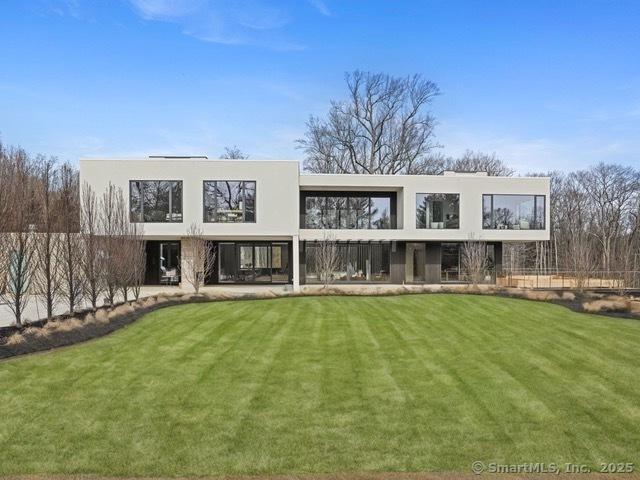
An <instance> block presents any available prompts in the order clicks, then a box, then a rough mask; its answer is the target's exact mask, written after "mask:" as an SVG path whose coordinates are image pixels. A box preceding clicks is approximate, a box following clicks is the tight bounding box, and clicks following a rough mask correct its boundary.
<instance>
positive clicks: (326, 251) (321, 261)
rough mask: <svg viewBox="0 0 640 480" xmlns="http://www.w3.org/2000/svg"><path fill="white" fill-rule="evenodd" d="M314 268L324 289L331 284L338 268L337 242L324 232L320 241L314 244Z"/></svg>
mask: <svg viewBox="0 0 640 480" xmlns="http://www.w3.org/2000/svg"><path fill="white" fill-rule="evenodd" d="M315 249H316V268H317V271H318V276H319V277H320V281H322V283H323V285H324V288H327V287H328V286H329V284H331V283H333V280H334V275H335V273H336V271H337V270H338V268H339V266H340V256H339V253H338V242H336V240H335V236H334V235H333V234H332V233H327V232H325V233H324V234H323V238H322V241H320V242H318V243H317V244H315Z"/></svg>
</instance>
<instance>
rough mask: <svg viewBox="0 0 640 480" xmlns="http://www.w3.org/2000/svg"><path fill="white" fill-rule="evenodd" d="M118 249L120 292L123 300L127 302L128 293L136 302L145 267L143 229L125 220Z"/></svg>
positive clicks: (145, 256)
mask: <svg viewBox="0 0 640 480" xmlns="http://www.w3.org/2000/svg"><path fill="white" fill-rule="evenodd" d="M119 240H120V242H119V243H120V247H119V248H118V251H119V255H118V257H117V260H116V261H117V262H118V265H119V266H118V272H119V273H118V277H119V279H120V280H119V281H120V290H121V292H122V295H123V297H124V300H125V301H126V300H128V298H129V291H131V292H132V293H133V296H134V298H135V299H136V300H137V299H138V298H139V297H140V291H141V289H142V285H143V283H144V274H145V266H146V262H147V255H146V248H145V241H144V229H143V228H142V226H141V225H138V224H137V223H129V222H128V221H127V219H126V218H125V219H124V221H123V227H122V233H121V236H120V239H119Z"/></svg>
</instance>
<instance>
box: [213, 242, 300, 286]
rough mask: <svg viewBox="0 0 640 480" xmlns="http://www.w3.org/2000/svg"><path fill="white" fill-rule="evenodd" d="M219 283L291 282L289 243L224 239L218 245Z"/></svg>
mask: <svg viewBox="0 0 640 480" xmlns="http://www.w3.org/2000/svg"><path fill="white" fill-rule="evenodd" d="M218 251H219V255H218V281H219V282H220V283H288V282H289V281H290V280H289V279H290V267H289V244H288V243H286V242H281V243H280V242H273V243H272V242H243V243H236V242H221V243H219V244H218Z"/></svg>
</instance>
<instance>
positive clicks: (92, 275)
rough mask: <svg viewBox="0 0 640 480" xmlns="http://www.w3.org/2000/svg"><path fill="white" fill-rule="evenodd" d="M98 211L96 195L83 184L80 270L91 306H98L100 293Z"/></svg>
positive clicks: (101, 286)
mask: <svg viewBox="0 0 640 480" xmlns="http://www.w3.org/2000/svg"><path fill="white" fill-rule="evenodd" d="M99 229H100V211H99V204H98V199H97V197H96V193H95V192H94V191H93V189H92V188H91V185H89V184H88V183H86V182H85V183H84V185H83V186H82V194H81V198H80V231H81V234H80V242H81V244H82V249H81V257H80V269H81V271H82V278H83V283H82V286H83V294H84V296H85V298H86V299H88V300H89V301H90V302H91V306H92V307H93V308H96V307H97V306H98V297H99V296H100V293H101V292H102V288H103V284H102V275H101V271H100V262H101V258H102V252H101V249H100V238H99V235H98V233H99Z"/></svg>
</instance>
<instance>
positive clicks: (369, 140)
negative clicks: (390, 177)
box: [298, 71, 440, 174]
mask: <svg viewBox="0 0 640 480" xmlns="http://www.w3.org/2000/svg"><path fill="white" fill-rule="evenodd" d="M346 82H347V88H348V90H349V98H348V99H347V100H346V101H343V102H331V107H330V109H329V114H328V117H327V118H326V119H324V120H323V119H319V118H317V117H313V116H312V117H311V118H310V119H309V121H308V122H307V133H306V135H305V137H304V138H303V139H300V140H298V145H299V147H300V148H302V149H303V150H304V152H305V153H306V160H305V163H304V167H305V169H306V170H307V171H310V172H313V173H366V174H401V173H406V174H411V173H430V170H431V167H430V164H429V161H430V159H431V157H430V155H429V154H430V153H431V152H432V150H433V149H434V148H435V147H436V146H437V145H436V143H435V141H434V134H433V129H434V125H435V119H434V117H433V116H432V115H431V114H430V113H429V112H428V111H427V107H428V106H429V105H430V104H431V102H432V100H433V99H434V97H436V96H437V95H439V93H440V90H439V89H438V87H437V85H436V84H435V83H433V82H431V81H429V80H426V79H424V78H422V77H421V76H420V75H413V76H409V77H405V78H398V77H392V76H390V75H385V74H382V73H370V72H360V71H355V72H353V73H350V74H347V75H346Z"/></svg>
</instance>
